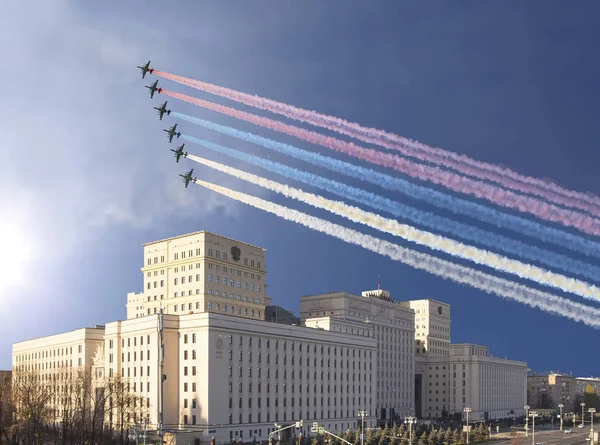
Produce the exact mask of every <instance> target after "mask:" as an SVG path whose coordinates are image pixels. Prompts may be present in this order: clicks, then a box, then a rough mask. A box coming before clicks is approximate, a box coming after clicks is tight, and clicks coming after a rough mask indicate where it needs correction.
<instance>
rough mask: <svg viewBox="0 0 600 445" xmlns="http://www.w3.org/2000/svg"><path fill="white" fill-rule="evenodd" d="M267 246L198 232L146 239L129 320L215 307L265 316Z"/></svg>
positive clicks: (130, 296)
mask: <svg viewBox="0 0 600 445" xmlns="http://www.w3.org/2000/svg"><path fill="white" fill-rule="evenodd" d="M264 252H265V250H264V249H261V248H260V247H256V246H253V245H251V244H247V243H243V242H240V241H236V240H233V239H230V238H226V237H224V236H220V235H215V234H213V233H210V232H206V231H202V232H196V233H192V234H188V235H182V236H176V237H173V238H167V239H164V240H160V241H154V242H151V243H147V244H144V266H143V267H142V268H141V271H142V273H143V276H144V291H143V292H142V293H130V294H128V295H127V319H131V318H139V317H144V316H148V315H153V314H156V313H158V311H159V309H160V308H161V307H164V311H165V313H166V314H176V315H182V314H188V313H190V312H218V313H227V314H229V315H235V316H238V317H242V318H253V319H256V320H262V319H264V312H265V306H267V305H268V304H269V298H268V297H267V295H266V292H265V291H266V288H265V283H266V274H267V271H266V262H265V255H264Z"/></svg>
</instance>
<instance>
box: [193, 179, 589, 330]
mask: <svg viewBox="0 0 600 445" xmlns="http://www.w3.org/2000/svg"><path fill="white" fill-rule="evenodd" d="M195 182H196V184H198V185H200V186H202V187H205V188H207V189H209V190H213V191H215V192H217V193H220V194H222V195H224V196H227V197H229V198H232V199H235V200H237V201H240V202H242V203H244V204H247V205H251V206H253V207H256V208H258V209H261V210H264V211H266V212H269V213H272V214H274V215H277V216H279V217H281V218H283V219H285V220H288V221H292V222H296V223H299V224H302V225H303V226H305V227H308V228H310V229H313V230H316V231H318V232H321V233H324V234H327V235H330V236H332V237H334V238H338V239H340V240H342V241H345V242H347V243H350V244H354V245H357V246H360V247H363V248H365V249H367V250H370V251H372V252H375V253H378V254H380V255H383V256H387V257H389V258H391V259H393V260H395V261H400V262H402V263H404V264H407V265H409V266H411V267H413V268H415V269H420V270H424V271H426V272H429V273H431V274H433V275H437V276H439V277H442V278H443V279H447V280H452V281H455V282H457V283H461V284H467V285H469V286H471V287H474V288H476V289H479V290H482V291H484V292H486V293H488V294H495V295H498V296H500V297H503V298H506V299H511V300H515V301H518V302H520V303H523V304H526V305H528V306H530V307H534V308H539V309H541V310H543V311H545V312H548V313H551V314H555V315H561V316H563V317H566V318H569V319H571V320H574V321H579V322H582V323H585V324H586V325H588V326H591V327H594V328H596V329H598V328H600V310H598V309H595V308H593V307H590V306H586V305H584V304H580V303H576V302H574V301H570V300H568V299H566V298H562V297H559V296H557V295H553V294H550V293H547V292H543V291H540V290H537V289H532V288H529V287H527V286H524V285H521V284H518V283H515V282H512V281H509V280H505V279H503V278H498V277H495V276H493V275H489V274H486V273H483V272H479V271H477V270H473V269H470V268H468V267H464V266H461V265H458V264H454V263H452V262H450V261H446V260H442V259H440V258H436V257H434V256H432V255H428V254H424V253H420V252H416V251H413V250H410V249H406V248H404V247H401V246H399V245H397V244H393V243H390V242H388V241H384V240H382V239H379V238H375V237H373V236H370V235H365V234H363V233H360V232H357V231H356V230H352V229H348V228H346V227H343V226H340V225H337V224H333V223H331V222H329V221H326V220H322V219H320V218H316V217H314V216H310V215H307V214H305V213H302V212H298V211H297V210H293V209H289V208H287V207H284V206H280V205H278V204H275V203H272V202H269V201H265V200H264V199H260V198H257V197H255V196H251V195H247V194H245V193H240V192H236V191H233V190H230V189H227V188H225V187H220V186H218V185H215V184H211V183H209V182H205V181H201V180H198V179H197V180H196V181H195Z"/></svg>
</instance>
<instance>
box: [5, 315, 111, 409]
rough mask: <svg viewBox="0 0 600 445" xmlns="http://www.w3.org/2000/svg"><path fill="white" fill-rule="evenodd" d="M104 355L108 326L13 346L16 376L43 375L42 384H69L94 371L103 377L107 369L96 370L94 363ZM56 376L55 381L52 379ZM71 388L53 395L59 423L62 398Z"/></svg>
mask: <svg viewBox="0 0 600 445" xmlns="http://www.w3.org/2000/svg"><path fill="white" fill-rule="evenodd" d="M103 356H104V326H95V327H93V328H83V329H77V330H75V331H71V332H65V333H62V334H56V335H50V336H47V337H41V338H36V339H32V340H26V341H22V342H18V343H14V344H13V348H12V370H13V377H16V376H18V375H19V371H25V373H33V374H34V375H36V376H39V379H40V381H41V382H46V383H47V384H51V382H55V381H56V380H58V381H59V382H65V381H66V380H67V378H68V376H73V375H74V373H75V372H76V371H90V370H92V371H93V376H95V377H98V378H102V377H103V372H104V370H103V369H94V362H95V360H98V359H99V358H101V357H103ZM52 377H54V379H52ZM67 391H68V389H67V388H64V387H63V386H62V385H60V384H59V385H57V386H56V393H52V400H51V407H52V408H53V409H54V414H55V418H56V420H59V419H60V416H61V415H62V411H61V404H60V400H61V395H65V392H67Z"/></svg>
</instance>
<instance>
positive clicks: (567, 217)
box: [161, 90, 600, 235]
mask: <svg viewBox="0 0 600 445" xmlns="http://www.w3.org/2000/svg"><path fill="white" fill-rule="evenodd" d="M161 94H165V95H167V96H170V97H174V98H176V99H180V100H183V101H186V102H189V103H192V104H194V105H197V106H200V107H204V108H206V109H210V110H213V111H217V112H219V113H223V114H226V115H228V116H231V117H235V118H237V119H242V120H245V121H248V122H251V123H253V124H255V125H260V126H262V127H264V128H269V129H271V130H275V131H279V132H281V133H284V134H288V135H290V136H294V137H296V138H299V139H302V140H305V141H307V142H310V143H311V144H316V145H321V146H323V147H326V148H329V149H331V150H334V151H338V152H340V153H344V154H347V155H350V156H354V157H356V158H358V159H362V160H365V161H367V162H370V163H372V164H376V165H381V166H383V167H388V168H393V169H395V170H396V171H399V172H401V173H404V174H406V175H408V176H411V177H413V178H416V179H420V180H422V181H429V182H431V183H433V184H439V185H443V186H445V187H447V188H448V189H450V190H454V191H456V192H459V193H463V194H470V195H473V196H475V197H477V198H481V199H486V200H488V201H490V202H493V203H494V204H497V205H500V206H504V207H508V208H512V209H516V210H519V211H521V212H525V213H530V214H532V215H535V216H537V217H539V218H542V219H545V220H548V221H553V222H557V223H560V224H562V225H564V226H567V227H574V228H576V229H578V230H580V231H582V232H585V233H589V234H592V235H600V221H599V220H596V219H595V218H592V217H590V216H587V215H584V214H581V213H577V212H574V211H571V210H566V209H562V208H560V207H556V206H555V205H551V204H547V203H545V202H542V201H539V200H537V199H534V198H531V197H527V196H522V195H518V194H516V193H514V192H511V191H508V190H504V189H501V188H498V187H496V186H493V185H490V184H488V183H485V182H481V181H478V180H474V179H471V178H467V177H464V176H459V175H456V174H454V173H451V172H448V171H445V170H441V169H440V168H438V167H431V166H428V165H425V164H418V163H415V162H412V161H410V160H408V159H405V158H402V157H400V156H396V155H392V154H389V153H382V152H379V151H377V150H373V149H371V148H364V147H359V146H358V145H356V144H354V143H352V142H347V141H342V140H339V139H335V138H332V137H330V136H325V135H322V134H319V133H315V132H314V131H310V130H305V129H303V128H299V127H294V126H292V125H287V124H284V123H282V122H277V121H274V120H272V119H268V118H265V117H262V116H257V115H253V114H250V113H246V112H244V111H238V110H235V109H233V108H229V107H225V106H222V105H218V104H215V103H212V102H207V101H205V100H202V99H197V98H195V97H191V96H187V95H185V94H180V93H174V92H172V91H167V90H162V93H161Z"/></svg>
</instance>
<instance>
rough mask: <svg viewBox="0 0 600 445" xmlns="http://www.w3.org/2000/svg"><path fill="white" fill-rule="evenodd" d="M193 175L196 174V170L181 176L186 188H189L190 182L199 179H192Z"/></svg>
mask: <svg viewBox="0 0 600 445" xmlns="http://www.w3.org/2000/svg"><path fill="white" fill-rule="evenodd" d="M192 173H194V169H191V170H190V171H189V172H187V173H186V174H185V175H179V176H181V177H182V178H183V182H184V183H185V188H187V187H188V185H189V184H190V181H191V182H195V181H196V179H197V178H192Z"/></svg>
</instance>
